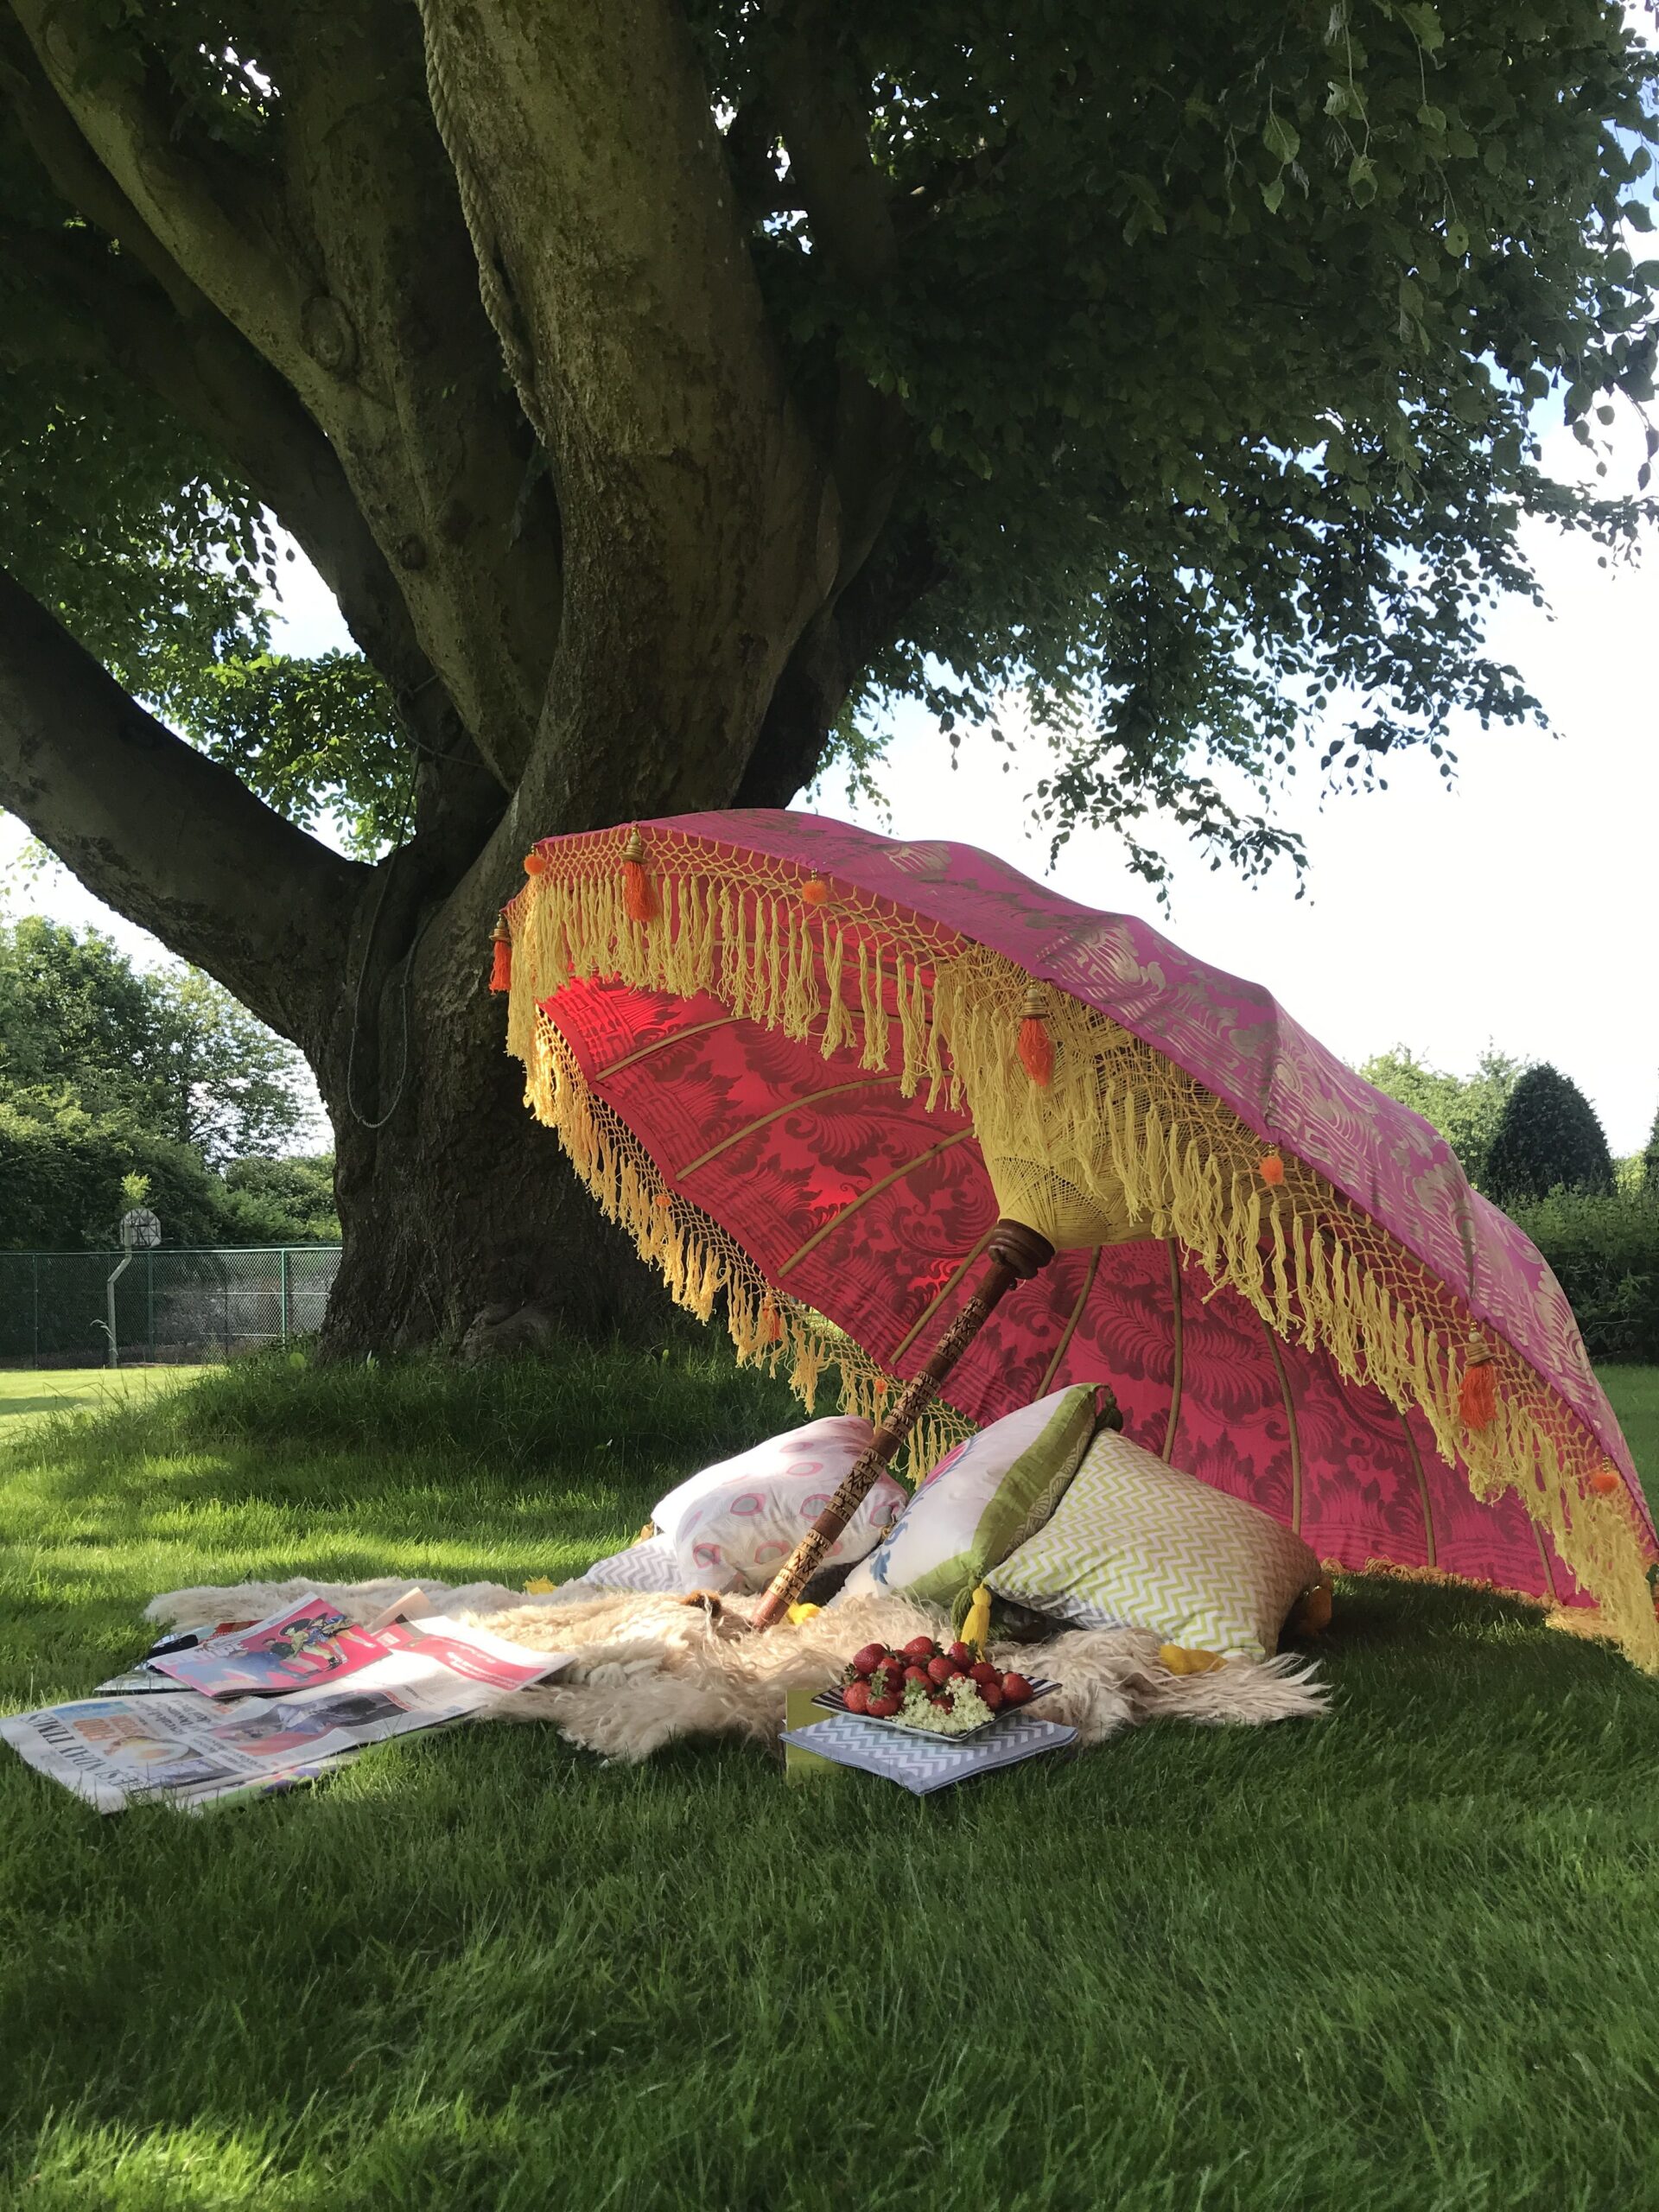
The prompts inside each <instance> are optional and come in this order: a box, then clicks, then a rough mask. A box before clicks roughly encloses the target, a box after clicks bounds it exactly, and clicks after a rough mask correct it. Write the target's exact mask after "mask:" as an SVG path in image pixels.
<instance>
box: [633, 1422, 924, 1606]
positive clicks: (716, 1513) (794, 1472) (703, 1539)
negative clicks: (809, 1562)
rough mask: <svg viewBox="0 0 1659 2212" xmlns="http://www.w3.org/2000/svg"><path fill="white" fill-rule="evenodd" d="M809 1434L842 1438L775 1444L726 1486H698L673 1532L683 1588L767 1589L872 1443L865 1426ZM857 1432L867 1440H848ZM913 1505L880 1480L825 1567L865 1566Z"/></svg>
mask: <svg viewBox="0 0 1659 2212" xmlns="http://www.w3.org/2000/svg"><path fill="white" fill-rule="evenodd" d="M811 1428H812V1429H816V1430H819V1431H822V1430H824V1429H828V1428H838V1429H840V1431H841V1433H840V1434H839V1435H838V1436H832V1437H829V1438H827V1439H826V1438H823V1437H822V1436H820V1437H819V1438H818V1439H817V1440H815V1442H814V1444H813V1445H812V1446H810V1447H802V1448H797V1449H794V1450H791V1451H789V1452H779V1450H778V1448H777V1447H778V1446H783V1445H787V1444H789V1443H790V1442H791V1440H790V1439H788V1438H783V1437H779V1438H776V1439H774V1440H773V1441H772V1444H771V1445H769V1446H762V1447H760V1451H759V1452H746V1453H745V1454H744V1455H743V1459H741V1460H738V1461H734V1462H733V1463H732V1467H731V1470H730V1471H728V1472H727V1473H726V1475H725V1477H724V1478H723V1479H722V1480H721V1481H718V1482H714V1483H710V1482H709V1481H707V1479H706V1478H698V1487H697V1491H696V1495H695V1496H694V1497H692V1499H691V1501H690V1503H689V1504H687V1505H686V1506H684V1507H683V1510H681V1512H680V1514H679V1516H678V1519H677V1521H676V1522H674V1524H673V1528H672V1537H673V1543H674V1555H675V1558H676V1560H677V1562H678V1567H679V1573H680V1577H681V1581H682V1584H683V1586H684V1587H685V1588H687V1589H694V1588H699V1587H702V1588H714V1589H716V1590H727V1589H730V1588H732V1587H733V1586H734V1585H735V1586H738V1587H747V1588H748V1589H751V1590H764V1589H765V1588H766V1585H767V1584H768V1583H769V1582H770V1581H771V1580H772V1576H773V1575H774V1574H775V1573H777V1572H778V1569H779V1567H781V1566H782V1565H783V1563H784V1561H785V1560H786V1559H787V1558H788V1557H789V1554H791V1552H792V1551H793V1550H794V1548H795V1547H796V1545H797V1544H798V1542H799V1541H800V1540H801V1538H802V1537H803V1536H804V1535H805V1534H806V1532H807V1530H808V1529H810V1527H811V1525H812V1523H813V1522H815V1521H816V1520H817V1517H818V1516H819V1514H820V1513H822V1512H823V1509H824V1507H825V1506H826V1505H828V1504H829V1501H830V1499H831V1498H832V1497H834V1496H835V1494H836V1491H837V1490H839V1488H840V1487H841V1484H842V1481H843V1479H844V1478H845V1477H846V1476H847V1474H848V1473H849V1471H850V1469H851V1468H852V1465H853V1463H854V1461H855V1459H858V1458H859V1456H860V1455H861V1453H862V1452H864V1451H865V1450H866V1449H867V1448H868V1444H869V1441H870V1436H871V1430H870V1426H869V1423H868V1421H857V1422H848V1423H842V1422H832V1421H814V1422H813V1423H812V1424H811ZM851 1430H858V1431H861V1432H862V1433H860V1434H855V1433H849V1431H851ZM808 1433H809V1431H808V1430H804V1429H802V1430H798V1431H796V1432H795V1435H796V1436H797V1437H805V1436H806V1435H808ZM712 1471H713V1470H711V1472H712ZM907 1497H909V1492H908V1491H906V1489H905V1487H904V1485H903V1484H902V1483H899V1482H897V1481H895V1480H894V1478H893V1476H891V1475H886V1474H884V1475H879V1476H877V1478H876V1480H875V1483H874V1486H873V1487H872V1489H871V1490H870V1491H869V1494H868V1496H867V1497H865V1499H864V1501H863V1503H861V1505H860V1507H859V1509H858V1510H857V1512H856V1513H855V1514H854V1516H853V1517H852V1519H851V1520H850V1521H849V1522H848V1524H847V1526H846V1528H845V1529H843V1530H842V1533H841V1535H840V1536H839V1537H837V1539H836V1541H835V1542H834V1543H833V1544H832V1545H831V1546H830V1547H829V1550H828V1551H827V1552H826V1553H825V1554H824V1560H823V1563H824V1564H825V1565H826V1566H833V1565H836V1564H837V1563H839V1562H841V1561H842V1560H856V1559H861V1558H862V1557H863V1556H864V1554H865V1553H866V1552H868V1551H869V1550H870V1549H871V1548H873V1546H874V1545H875V1544H876V1543H878V1542H879V1541H880V1537H881V1535H882V1532H883V1531H884V1530H885V1529H887V1527H888V1526H889V1524H890V1523H891V1522H893V1521H894V1520H895V1519H896V1518H897V1517H898V1516H899V1514H900V1513H902V1512H903V1510H904V1509H905V1503H906V1499H907ZM659 1510H660V1509H659Z"/></svg>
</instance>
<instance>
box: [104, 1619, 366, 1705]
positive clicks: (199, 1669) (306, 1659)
mask: <svg viewBox="0 0 1659 2212" xmlns="http://www.w3.org/2000/svg"><path fill="white" fill-rule="evenodd" d="M384 1656H385V1643H383V1641H382V1639H381V1638H380V1637H378V1636H375V1635H372V1633H371V1632H370V1631H369V1630H367V1629H363V1628H356V1627H353V1624H352V1623H351V1622H350V1621H349V1620H347V1619H346V1616H345V1614H344V1613H342V1612H341V1611H340V1608H339V1607H338V1606H337V1605H330V1604H329V1603H328V1601H327V1599H326V1598H302V1599H300V1600H299V1602H298V1603H297V1604H296V1605H287V1606H284V1608H283V1611H281V1612H280V1613H273V1614H272V1615H271V1616H270V1618H269V1619H268V1620H263V1621H255V1622H254V1623H253V1624H252V1626H251V1627H250V1628H243V1629H232V1630H230V1631H229V1632H228V1633H226V1634H225V1635H222V1636H214V1637H209V1638H208V1639H207V1642H206V1643H199V1644H197V1646H196V1647H195V1649H194V1650H193V1651H174V1652H169V1653H168V1654H167V1656H165V1657H161V1658H152V1659H151V1660H149V1662H148V1664H149V1670H150V1671H151V1672H152V1673H154V1674H157V1675H166V1676H168V1678H169V1679H170V1680H171V1681H175V1682H180V1683H182V1684H183V1686H184V1687H185V1688H187V1689H193V1690H201V1691H204V1692H205V1693H206V1694H207V1696H209V1697H282V1696H283V1695H285V1694H287V1692H289V1690H302V1689H308V1688H310V1687H311V1686H312V1684H313V1683H315V1682H322V1681H339V1680H340V1677H341V1676H342V1675H352V1674H355V1673H356V1672H357V1671H358V1669H359V1668H362V1667H369V1666H372V1665H373V1664H374V1662H376V1660H378V1659H380V1658H383V1657H384Z"/></svg>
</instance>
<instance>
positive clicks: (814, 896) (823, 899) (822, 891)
mask: <svg viewBox="0 0 1659 2212" xmlns="http://www.w3.org/2000/svg"><path fill="white" fill-rule="evenodd" d="M801 899H802V901H803V903H804V905H806V906H828V905H829V885H828V884H827V883H826V882H825V881H824V880H823V877H822V876H821V875H809V876H808V877H807V879H806V881H805V882H804V884H803V885H802V886H801Z"/></svg>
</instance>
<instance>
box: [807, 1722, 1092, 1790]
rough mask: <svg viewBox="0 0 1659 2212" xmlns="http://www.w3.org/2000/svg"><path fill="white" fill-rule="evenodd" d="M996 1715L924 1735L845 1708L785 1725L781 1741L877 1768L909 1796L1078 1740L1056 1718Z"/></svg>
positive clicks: (841, 1761) (839, 1760)
mask: <svg viewBox="0 0 1659 2212" xmlns="http://www.w3.org/2000/svg"><path fill="white" fill-rule="evenodd" d="M999 1719H1000V1721H1001V1725H1000V1726H998V1727H997V1728H996V1729H995V1731H994V1732H989V1733H983V1734H979V1735H976V1736H973V1737H970V1738H962V1737H950V1736H941V1737H938V1738H934V1739H928V1738H923V1737H920V1736H918V1735H914V1734H911V1733H908V1732H906V1734H904V1735H902V1736H900V1735H897V1734H895V1733H893V1732H892V1731H890V1730H888V1729H885V1728H883V1727H881V1726H879V1725H878V1724H877V1723H876V1722H874V1721H869V1720H861V1719H857V1718H856V1717H855V1715H853V1714H851V1713H845V1714H837V1715H835V1716H833V1717H831V1718H830V1719H827V1720H818V1721H815V1722H814V1723H813V1724H812V1726H810V1727H808V1728H786V1729H785V1732H784V1743H785V1747H786V1749H787V1748H791V1747H792V1748H794V1749H796V1750H798V1751H810V1752H813V1753H815V1754H816V1755H817V1758H823V1759H829V1760H830V1761H832V1762H833V1763H834V1764H836V1766H850V1767H857V1768H860V1769H861V1770H862V1771H863V1772H864V1773H866V1774H879V1775H880V1776H881V1777H883V1779H884V1780H886V1781H888V1782H896V1783H899V1785H900V1787H901V1788H903V1789H908V1790H909V1791H910V1792H911V1794H912V1796H917V1797H925V1796H927V1795H928V1793H929V1792H930V1791H931V1790H934V1789H947V1788H949V1786H950V1784H951V1783H956V1782H967V1781H969V1780H971V1779H972V1777H974V1776H975V1775H979V1774H991V1773H994V1772H995V1771H996V1770H997V1769H999V1768H1001V1767H1006V1766H1016V1765H1018V1764H1019V1763H1020V1761H1021V1760H1022V1759H1034V1758H1041V1757H1042V1756H1043V1754H1044V1753H1045V1752H1047V1751H1064V1750H1065V1747H1066V1746H1067V1745H1069V1744H1075V1743H1076V1742H1077V1730H1076V1729H1075V1728H1067V1727H1065V1726H1062V1725H1061V1724H1060V1723H1059V1722H1058V1721H1057V1720H1038V1719H1034V1718H1033V1717H1031V1716H1029V1715H1027V1714H1026V1713H1012V1714H1010V1715H1008V1716H1007V1718H1006V1719H1001V1716H999Z"/></svg>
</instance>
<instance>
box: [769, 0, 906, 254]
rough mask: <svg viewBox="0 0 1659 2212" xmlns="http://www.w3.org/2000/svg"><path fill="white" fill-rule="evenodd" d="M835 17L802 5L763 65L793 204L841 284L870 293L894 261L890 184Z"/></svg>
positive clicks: (859, 82) (894, 239)
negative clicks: (874, 149) (876, 158)
mask: <svg viewBox="0 0 1659 2212" xmlns="http://www.w3.org/2000/svg"><path fill="white" fill-rule="evenodd" d="M837 22H838V16H836V15H832V14H831V12H830V10H829V9H828V8H825V7H823V6H816V5H810V4H809V5H806V6H804V7H802V8H800V9H799V10H797V11H796V13H795V14H794V15H793V16H791V19H790V22H789V27H788V29H787V31H786V32H785V35H784V36H783V37H782V38H781V39H780V40H779V43H778V45H777V47H776V48H775V50H774V52H773V54H772V60H771V65H770V67H768V69H767V73H766V81H767V89H768V93H769V96H770V101H771V105H772V110H773V112H774V116H775V119H776V122H777V124H778V128H779V130H780V131H781V132H782V134H783V139H784V143H785V145H786V146H787V147H788V149H789V166H790V175H791V180H792V181H793V182H794V184H795V186H796V188H797V191H796V194H795V200H796V204H797V205H798V206H799V207H803V208H804V210H805V211H806V219H807V222H808V223H809V224H810V226H811V232H812V239H813V243H814V245H816V246H817V249H818V251H820V252H821V253H822V254H823V256H824V258H825V260H826V261H827V262H828V264H829V266H830V267H831V268H832V269H833V270H835V272H836V276H837V277H840V278H841V279H842V282H843V283H847V284H848V285H849V286H850V287H852V288H854V289H856V290H858V291H861V292H868V291H874V290H875V289H877V288H878V287H879V286H880V285H881V284H883V283H886V281H887V278H888V277H891V276H892V274H893V270H894V267H895V266H896V264H897V261H898V240H897V237H896V235H895V232H894V229H893V206H892V193H891V187H890V186H889V184H888V181H887V178H886V177H884V176H883V175H881V173H880V170H879V169H878V168H876V166H875V164H874V162H873V161H872V160H871V158H870V118H869V113H868V108H867V107H866V105H865V101H864V89H863V85H862V82H861V79H860V78H859V77H857V76H856V75H855V73H854V72H853V70H852V69H851V68H849V66H848V57H847V51H846V48H845V45H844V44H843V42H842V40H841V39H839V38H838V37H837V36H836V29H837Z"/></svg>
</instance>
